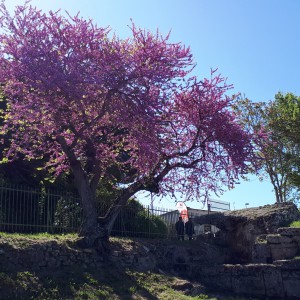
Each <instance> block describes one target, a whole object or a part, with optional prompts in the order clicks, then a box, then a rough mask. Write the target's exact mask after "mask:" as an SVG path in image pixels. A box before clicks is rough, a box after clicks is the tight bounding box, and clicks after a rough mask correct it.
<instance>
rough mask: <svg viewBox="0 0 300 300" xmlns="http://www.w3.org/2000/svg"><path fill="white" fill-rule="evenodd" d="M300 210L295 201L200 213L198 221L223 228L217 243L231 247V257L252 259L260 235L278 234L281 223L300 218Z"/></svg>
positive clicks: (247, 260)
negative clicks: (206, 213) (223, 211)
mask: <svg viewBox="0 0 300 300" xmlns="http://www.w3.org/2000/svg"><path fill="white" fill-rule="evenodd" d="M299 219H300V212H299V210H298V209H297V207H296V205H295V204H293V203H291V202H286V203H280V204H274V205H266V206H261V207H257V208H249V209H242V210H236V211H230V212H226V213H224V214H223V213H214V214H209V215H203V216H198V217H196V218H195V220H194V221H195V223H196V224H212V225H215V226H217V227H218V228H219V229H220V231H219V232H218V234H217V238H216V240H215V243H218V244H220V245H223V246H226V247H229V248H230V250H231V254H232V255H231V261H232V262H235V263H246V262H251V261H252V253H253V247H254V244H255V242H256V239H257V237H258V236H261V235H263V234H276V233H277V229H278V228H279V227H283V226H286V225H287V224H288V223H290V222H292V221H294V220H299Z"/></svg>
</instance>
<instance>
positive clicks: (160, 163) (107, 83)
mask: <svg viewBox="0 0 300 300" xmlns="http://www.w3.org/2000/svg"><path fill="white" fill-rule="evenodd" d="M1 27H2V31H1V35H0V82H1V83H2V89H3V92H4V94H5V95H6V98H7V109H6V111H5V117H4V126H3V128H2V134H8V133H9V136H11V140H10V146H9V148H7V149H6V150H5V152H4V155H5V160H8V161H10V160H13V159H15V158H17V157H18V155H19V154H20V153H22V155H24V156H25V158H26V159H37V158H43V159H44V160H46V161H47V163H46V165H45V168H47V169H48V170H49V172H51V173H52V174H53V175H54V176H57V175H59V174H60V173H62V172H72V174H73V176H74V181H75V186H76V188H77V190H78V192H79V195H80V197H81V205H82V209H83V213H84V222H83V226H82V229H81V235H82V236H84V237H85V238H86V242H87V244H88V245H92V244H93V243H94V241H95V240H96V239H97V238H98V237H100V236H104V232H105V234H106V235H107V234H109V233H110V230H111V228H112V225H113V223H114V220H115V218H116V216H117V214H118V212H119V210H120V207H121V206H122V205H125V204H126V203H127V201H128V199H129V198H130V197H132V196H133V195H134V194H135V193H137V192H138V191H142V190H146V191H150V192H154V193H159V194H161V195H165V194H174V193H175V192H179V193H182V194H188V195H193V196H194V197H195V198H197V199H200V197H202V196H203V195H206V194H207V191H210V192H217V191H219V190H220V189H221V188H222V187H223V186H232V185H233V184H234V182H235V181H236V180H237V179H238V176H239V174H241V173H244V172H246V171H247V164H248V162H250V161H251V160H253V159H254V154H253V149H252V143H251V140H252V136H250V135H249V134H248V133H247V132H245V131H244V130H243V129H242V128H241V127H240V125H239V122H238V120H237V119H236V117H235V115H234V113H233V111H232V110H231V102H232V101H233V98H232V97H229V96H227V92H228V90H229V89H230V88H231V86H228V85H227V84H226V81H225V80H224V79H223V78H222V77H221V76H220V75H217V74H216V73H214V72H212V75H211V77H210V78H209V79H203V80H199V79H197V78H196V77H193V76H189V74H190V73H191V71H192V70H193V68H194V67H195V63H194V62H193V57H192V54H191V52H190V49H189V48H186V47H185V46H183V45H182V44H181V43H177V44H174V43H171V42H169V36H165V37H164V36H161V35H160V34H158V33H156V34H152V33H151V32H147V31H144V30H141V29H139V28H137V27H136V26H135V25H134V24H133V25H132V27H131V31H132V36H131V37H130V38H128V39H120V38H118V37H117V36H115V35H111V34H110V32H109V29H108V28H100V27H98V26H96V25H95V24H94V23H93V22H92V21H87V20H84V19H82V18H80V17H79V16H75V17H71V16H67V17H65V16H62V15H61V14H60V13H59V12H57V13H53V12H51V11H50V12H49V13H48V14H44V13H42V12H41V11H39V10H37V9H36V8H34V7H31V6H30V5H29V4H26V5H25V6H19V7H17V8H16V10H15V12H14V14H13V15H10V14H9V12H8V11H7V10H6V8H5V6H4V4H2V5H1ZM112 168H114V169H117V170H118V172H119V173H120V174H122V176H121V177H122V178H121V179H119V180H114V181H112V182H113V184H114V186H115V188H116V189H118V190H120V193H119V194H118V195H119V196H118V197H117V198H116V199H115V202H114V205H113V207H112V208H111V209H110V210H109V212H108V213H107V214H106V216H105V217H103V218H102V219H101V220H99V218H98V220H97V214H96V209H95V193H96V189H97V188H98V187H99V184H100V183H101V178H104V177H107V176H112V175H111V172H110V170H111V169H112Z"/></svg>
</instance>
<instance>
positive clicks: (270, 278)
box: [263, 265, 284, 299]
mask: <svg viewBox="0 0 300 300" xmlns="http://www.w3.org/2000/svg"><path fill="white" fill-rule="evenodd" d="M263 277H264V283H265V291H266V296H267V297H270V299H273V298H279V297H280V298H281V297H282V298H284V288H283V281H282V276H281V270H280V269H279V268H277V267H276V266H274V265H273V266H265V268H264V269H263Z"/></svg>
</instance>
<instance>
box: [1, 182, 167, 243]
mask: <svg viewBox="0 0 300 300" xmlns="http://www.w3.org/2000/svg"><path fill="white" fill-rule="evenodd" d="M97 210H98V212H97V213H98V215H99V216H101V215H102V216H103V215H105V212H106V210H105V209H104V208H103V207H102V208H101V207H100V206H98V207H97ZM169 211H170V210H168V209H162V208H153V207H152V208H150V207H148V206H143V205H141V204H138V203H137V202H132V203H129V205H126V206H124V207H123V208H122V209H121V212H120V214H119V216H118V217H117V219H116V221H115V224H114V227H113V230H112V235H115V236H136V237H167V236H169V235H170V228H169V226H168V225H169V224H168V223H167V222H166V221H165V220H164V219H162V218H161V217H160V215H162V214H165V213H168V212H169ZM81 223H82V209H81V206H80V199H79V197H78V195H76V194H75V193H72V192H63V191H57V190H56V191H55V190H51V189H46V188H45V187H39V188H32V187H28V186H21V185H15V184H8V183H5V182H0V231H3V232H19V233H38V232H49V233H67V232H78V230H79V228H80V225H81Z"/></svg>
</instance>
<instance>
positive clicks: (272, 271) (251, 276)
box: [194, 259, 300, 299]
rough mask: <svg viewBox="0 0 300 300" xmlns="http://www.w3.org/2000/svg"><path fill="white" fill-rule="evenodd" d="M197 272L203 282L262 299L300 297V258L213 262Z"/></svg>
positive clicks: (213, 286) (214, 287) (216, 287)
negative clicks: (231, 262) (266, 261)
mask: <svg viewBox="0 0 300 300" xmlns="http://www.w3.org/2000/svg"><path fill="white" fill-rule="evenodd" d="M194 272H197V275H198V280H200V281H201V283H202V284H205V285H206V286H209V287H211V288H213V289H218V290H223V291H226V290H227V291H228V292H233V293H235V294H237V295H245V296H251V297H255V298H259V299H300V259H297V260H285V261H277V262H276V263H274V264H248V265H222V266H212V267H205V268H199V269H198V268H196V269H195V270H194Z"/></svg>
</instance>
